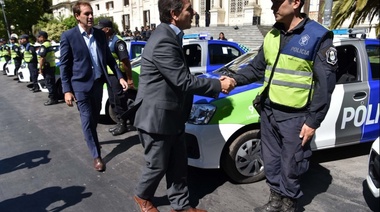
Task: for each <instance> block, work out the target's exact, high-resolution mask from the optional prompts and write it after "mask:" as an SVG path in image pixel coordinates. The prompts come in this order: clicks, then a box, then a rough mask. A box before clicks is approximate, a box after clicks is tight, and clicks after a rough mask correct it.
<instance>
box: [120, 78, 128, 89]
mask: <svg viewBox="0 0 380 212" xmlns="http://www.w3.org/2000/svg"><path fill="white" fill-rule="evenodd" d="M119 83H120V85H121V87H123V91H127V90H128V83H127V81H125V79H124V78H120V79H119Z"/></svg>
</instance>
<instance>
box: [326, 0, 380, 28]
mask: <svg viewBox="0 0 380 212" xmlns="http://www.w3.org/2000/svg"><path fill="white" fill-rule="evenodd" d="M379 12H380V1H377V0H336V3H335V5H334V7H333V10H332V21H331V26H330V28H331V29H335V28H338V27H340V26H341V25H342V24H343V22H344V21H345V20H346V19H348V18H350V16H351V14H352V13H354V15H353V17H352V20H351V23H350V25H349V27H350V28H352V27H354V26H355V25H357V24H359V23H363V22H364V21H365V20H369V22H370V23H372V21H373V20H374V19H375V22H376V25H375V29H376V34H379V31H380V25H379V22H378V18H379V15H380V13H379ZM376 19H377V20H376Z"/></svg>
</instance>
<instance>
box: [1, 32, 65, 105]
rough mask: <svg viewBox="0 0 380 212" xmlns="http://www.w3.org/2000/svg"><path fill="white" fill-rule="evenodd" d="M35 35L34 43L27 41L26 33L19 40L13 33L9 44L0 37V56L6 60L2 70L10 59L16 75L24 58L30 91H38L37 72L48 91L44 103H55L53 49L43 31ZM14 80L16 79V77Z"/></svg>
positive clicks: (56, 95) (56, 97)
mask: <svg viewBox="0 0 380 212" xmlns="http://www.w3.org/2000/svg"><path fill="white" fill-rule="evenodd" d="M36 37H37V42H36V43H35V44H34V45H32V44H31V43H30V42H29V35H27V34H23V35H21V36H20V38H19V41H18V37H17V35H15V34H13V35H12V36H11V38H10V43H9V44H7V43H6V41H5V40H4V39H0V58H1V60H5V61H6V63H5V64H4V67H3V70H4V73H5V70H6V65H7V64H8V62H9V61H10V60H12V61H11V62H13V63H14V65H15V69H14V73H13V75H14V76H16V77H17V76H18V71H19V69H20V67H21V64H22V60H24V62H25V63H26V64H27V67H28V69H29V72H30V81H31V82H32V84H33V86H32V88H31V89H30V91H32V92H34V93H36V92H40V87H39V85H38V74H41V75H42V76H43V77H44V80H45V85H46V88H47V89H48V91H49V95H48V98H49V99H48V100H47V101H46V102H45V103H44V105H45V106H48V105H53V104H57V103H58V94H57V88H56V86H55V69H56V63H55V55H54V49H53V47H52V45H51V42H50V41H49V40H48V34H47V33H46V32H45V31H40V32H39V33H38V34H37V36H36ZM15 80H18V77H17V78H15Z"/></svg>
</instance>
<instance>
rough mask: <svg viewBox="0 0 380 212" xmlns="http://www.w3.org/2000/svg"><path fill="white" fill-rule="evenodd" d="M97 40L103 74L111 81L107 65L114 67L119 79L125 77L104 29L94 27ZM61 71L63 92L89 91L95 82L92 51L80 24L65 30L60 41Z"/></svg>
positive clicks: (113, 69)
mask: <svg viewBox="0 0 380 212" xmlns="http://www.w3.org/2000/svg"><path fill="white" fill-rule="evenodd" d="M93 29H94V32H93V36H94V38H95V40H96V46H97V53H98V60H99V66H100V68H101V70H102V72H103V76H104V77H105V79H106V80H107V83H109V77H114V76H108V74H107V65H109V67H110V68H111V69H112V71H113V72H114V74H115V75H116V76H117V78H118V79H120V78H122V77H123V74H122V73H121V71H120V69H119V67H118V65H117V63H116V61H115V59H114V58H113V57H112V54H111V51H110V49H109V47H108V41H107V39H106V35H105V33H104V32H103V31H101V30H99V29H96V28H93ZM60 53H61V57H60V63H61V65H60V71H61V80H62V88H63V92H64V93H66V92H69V91H71V92H74V93H75V92H85V93H86V92H89V91H90V90H91V88H92V85H93V83H94V75H93V74H94V73H93V70H92V62H91V56H90V51H89V49H88V47H87V45H86V42H85V41H84V39H83V35H82V34H81V33H80V30H79V26H76V27H74V28H72V29H70V30H67V31H65V32H64V33H63V34H62V35H61V41H60Z"/></svg>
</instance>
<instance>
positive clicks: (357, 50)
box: [312, 42, 370, 149]
mask: <svg viewBox="0 0 380 212" xmlns="http://www.w3.org/2000/svg"><path fill="white" fill-rule="evenodd" d="M336 49H337V51H338V65H339V69H338V71H337V74H336V76H337V77H336V80H337V83H336V86H335V89H334V92H333V94H332V97H331V103H330V109H329V111H328V113H327V115H326V117H325V120H324V121H323V122H322V124H321V126H320V127H319V128H318V129H317V131H316V136H315V138H314V140H313V142H312V148H313V149H323V148H331V147H335V146H341V145H347V144H349V143H358V142H360V141H361V137H362V126H363V125H364V124H366V122H367V114H368V110H369V107H368V104H369V94H370V92H369V91H370V90H369V85H368V81H367V78H368V76H367V70H368V67H367V66H368V63H367V62H363V60H365V58H366V56H365V55H363V53H364V52H365V49H364V45H360V43H359V42H347V43H342V44H339V45H337V46H336Z"/></svg>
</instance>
